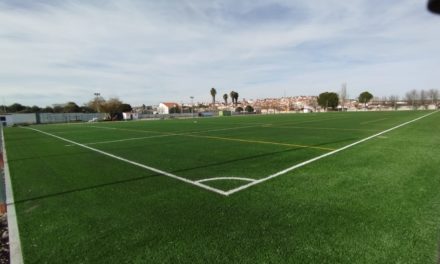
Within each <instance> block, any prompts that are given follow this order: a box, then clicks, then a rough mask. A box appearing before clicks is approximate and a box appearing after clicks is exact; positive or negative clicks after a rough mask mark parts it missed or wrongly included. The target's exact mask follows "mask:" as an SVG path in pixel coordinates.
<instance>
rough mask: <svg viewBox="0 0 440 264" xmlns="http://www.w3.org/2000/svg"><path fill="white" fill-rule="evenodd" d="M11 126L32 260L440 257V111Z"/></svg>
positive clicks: (20, 215) (15, 179) (13, 165)
mask: <svg viewBox="0 0 440 264" xmlns="http://www.w3.org/2000/svg"><path fill="white" fill-rule="evenodd" d="M4 133H5V140H6V150H7V155H8V164H9V169H10V174H11V179H12V186H13V191H14V198H15V206H16V211H17V220H18V227H19V231H20V238H21V243H22V249H23V257H24V260H25V263H46V262H48V263H207V262H210V263H436V262H437V260H438V249H439V232H440V192H439V188H440V174H439V172H438V167H439V164H440V148H439V146H440V145H439V142H440V114H439V113H438V112H428V111H407V112H357V113H348V112H340V113H339V112H338V113H317V114H293V115H287V114H286V115H261V116H237V117H219V118H197V119H185V120H158V121H131V122H103V123H86V124H63V125H44V126H43V125H40V126H28V127H14V128H6V129H5V130H4Z"/></svg>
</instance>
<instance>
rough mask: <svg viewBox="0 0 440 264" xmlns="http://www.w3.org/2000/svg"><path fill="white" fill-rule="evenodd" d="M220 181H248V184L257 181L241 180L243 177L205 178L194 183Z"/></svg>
mask: <svg viewBox="0 0 440 264" xmlns="http://www.w3.org/2000/svg"><path fill="white" fill-rule="evenodd" d="M221 180H237V181H249V182H255V181H257V180H255V179H250V178H243V177H215V178H206V179H201V180H198V181H196V182H199V183H200V182H208V181H221Z"/></svg>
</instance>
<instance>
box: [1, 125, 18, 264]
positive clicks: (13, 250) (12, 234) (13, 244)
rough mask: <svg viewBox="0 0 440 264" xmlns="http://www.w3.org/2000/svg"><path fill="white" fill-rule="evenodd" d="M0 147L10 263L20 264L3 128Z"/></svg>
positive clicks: (16, 225)
mask: <svg viewBox="0 0 440 264" xmlns="http://www.w3.org/2000/svg"><path fill="white" fill-rule="evenodd" d="M1 137H2V147H3V163H4V167H3V172H4V175H5V187H6V206H7V209H6V210H7V216H8V230H9V251H10V253H9V254H10V263H11V264H22V263H23V254H22V251H21V242H20V233H19V231H18V224H17V213H16V211H15V203H14V193H13V191H12V182H11V175H10V173H9V164H8V158H7V155H6V145H5V135H4V133H3V127H2V128H1Z"/></svg>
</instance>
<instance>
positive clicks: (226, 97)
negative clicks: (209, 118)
mask: <svg viewBox="0 0 440 264" xmlns="http://www.w3.org/2000/svg"><path fill="white" fill-rule="evenodd" d="M223 100H225V105H227V104H228V94H224V95H223Z"/></svg>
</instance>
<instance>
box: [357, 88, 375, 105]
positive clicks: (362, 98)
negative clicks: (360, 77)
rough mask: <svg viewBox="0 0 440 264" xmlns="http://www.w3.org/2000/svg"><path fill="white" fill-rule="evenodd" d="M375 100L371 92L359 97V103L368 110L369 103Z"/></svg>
mask: <svg viewBox="0 0 440 264" xmlns="http://www.w3.org/2000/svg"><path fill="white" fill-rule="evenodd" d="M372 98H373V95H372V94H371V93H369V92H366V91H365V92H363V93H361V94H360V95H359V98H358V100H359V102H361V103H363V104H364V107H365V108H367V103H368V102H369V101H370V100H371V99H372Z"/></svg>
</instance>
